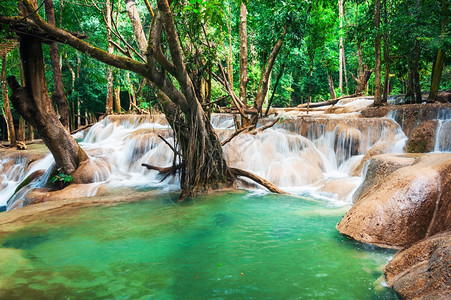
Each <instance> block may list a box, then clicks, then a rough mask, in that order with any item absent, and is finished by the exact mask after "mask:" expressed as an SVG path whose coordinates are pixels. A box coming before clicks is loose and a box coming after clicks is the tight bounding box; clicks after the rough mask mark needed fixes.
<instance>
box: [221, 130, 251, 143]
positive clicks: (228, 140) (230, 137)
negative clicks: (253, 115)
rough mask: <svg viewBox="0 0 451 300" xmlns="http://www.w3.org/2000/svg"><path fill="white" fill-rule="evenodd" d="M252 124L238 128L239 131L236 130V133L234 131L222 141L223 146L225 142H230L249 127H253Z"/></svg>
mask: <svg viewBox="0 0 451 300" xmlns="http://www.w3.org/2000/svg"><path fill="white" fill-rule="evenodd" d="M251 127H252V126H247V127H243V128H240V129H238V130H237V131H235V132H234V133H232V134H231V135H230V136H229V137H228V138H227V139H225V140H224V141H223V142H222V143H221V146H224V145H225V144H227V143H228V142H230V141H231V140H232V139H233V138H234V137H236V136H237V135H239V134H240V133H241V132H243V131H245V130H248V129H249V128H251Z"/></svg>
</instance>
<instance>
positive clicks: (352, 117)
mask: <svg viewBox="0 0 451 300" xmlns="http://www.w3.org/2000/svg"><path fill="white" fill-rule="evenodd" d="M391 114H392V115H391V116H392V117H394V118H396V116H395V115H393V114H394V113H391ZM282 117H283V121H280V122H278V123H277V124H276V125H275V126H273V127H272V128H269V129H266V130H265V131H263V132H261V133H258V134H256V135H253V134H244V133H242V134H240V135H238V136H236V137H235V138H234V139H233V140H232V141H231V142H230V143H228V144H227V145H225V146H224V153H225V156H226V159H227V161H228V164H229V165H230V166H232V167H237V168H241V169H245V170H248V171H250V172H253V173H256V174H257V175H259V176H262V177H264V178H266V179H268V180H270V181H271V182H273V183H275V184H276V185H277V186H279V187H281V188H283V189H285V190H287V191H289V192H291V193H294V194H300V195H306V194H310V195H311V194H313V195H314V196H318V195H320V196H326V197H328V198H329V199H335V200H340V201H344V202H350V201H351V199H352V193H353V191H355V190H356V188H357V187H358V185H359V184H360V183H361V177H360V176H361V174H362V169H363V166H362V159H363V157H364V155H365V154H366V153H367V152H368V151H369V150H370V149H371V148H372V147H379V148H382V149H384V150H383V152H384V153H403V152H404V148H405V143H406V140H407V137H406V136H405V134H404V132H403V131H402V130H401V126H400V125H399V124H398V123H397V122H396V121H394V118H374V119H371V118H361V117H360V116H359V114H346V115H345V116H340V115H338V116H336V115H328V116H305V115H304V116H302V117H299V116H295V115H289V114H286V115H283V113H282ZM437 119H439V120H440V124H439V127H440V128H438V130H437V135H438V137H439V136H440V138H438V139H437V140H438V141H439V142H438V144H437V145H436V151H449V148H450V146H449V145H450V141H449V140H448V139H449V138H448V139H445V138H443V137H441V136H442V135H443V136H444V137H447V135H446V134H445V133H444V132H449V128H448V127H449V126H450V124H451V123H450V122H449V119H450V113H449V109H448V110H446V111H441V112H440V114H439V115H438V116H437ZM267 122H271V120H265V121H264V124H259V126H263V125H265V124H266V123H267ZM212 124H213V126H214V128H215V129H216V130H217V132H218V135H219V136H220V138H221V139H222V140H224V139H226V138H227V137H228V136H229V135H230V134H232V133H233V132H234V130H235V121H234V117H233V116H232V115H228V114H213V115H212ZM160 136H161V137H163V138H164V139H165V140H166V141H167V142H169V143H170V144H174V139H173V136H172V131H171V130H170V127H169V126H168V124H167V122H166V120H165V118H164V116H161V115H156V116H132V115H121V116H109V117H107V118H105V119H104V120H102V121H100V122H98V123H97V124H95V125H94V126H93V127H91V128H90V129H89V130H86V131H84V132H80V133H77V134H76V136H75V138H76V139H77V140H79V143H80V145H81V146H82V147H83V148H84V149H85V150H86V152H87V153H88V155H89V156H90V159H91V160H93V161H95V162H96V165H97V166H98V169H97V170H96V172H97V173H96V176H95V181H96V183H94V185H96V186H99V185H102V184H108V185H110V186H148V187H160V188H162V187H164V188H166V189H177V188H178V186H179V184H178V178H170V177H169V178H167V179H166V180H165V181H164V182H160V181H161V180H162V178H163V176H162V175H160V174H159V173H158V172H157V171H153V170H147V169H146V168H144V167H142V166H141V164H142V163H147V164H151V165H155V166H159V167H167V166H170V165H172V163H173V159H174V157H173V151H172V150H171V149H170V147H169V146H168V145H166V143H165V142H164V141H163V140H162V138H160ZM52 163H53V158H52V157H51V155H48V156H47V157H46V158H44V159H42V160H41V161H39V162H35V163H34V164H33V165H32V166H30V167H29V168H26V166H25V164H26V162H25V160H23V159H22V160H21V159H16V161H15V162H14V164H12V163H11V162H9V159H4V160H1V161H0V174H1V175H0V176H1V177H0V178H1V179H2V180H1V181H0V187H1V188H2V189H1V190H0V199H1V201H0V207H1V206H5V205H6V202H7V200H8V199H10V198H11V196H12V194H13V193H14V191H15V190H16V189H17V187H18V185H19V184H20V183H21V182H22V181H23V180H24V179H25V178H27V176H29V175H30V174H32V173H33V172H34V171H36V170H47V169H49V168H50V166H51V164H52ZM11 164H12V165H11ZM7 166H8V167H7ZM3 169H5V170H3ZM47 173H48V172H47ZM45 181H46V180H39V181H36V183H34V184H33V185H30V186H28V189H30V188H36V187H40V186H42V185H43V184H44V183H45ZM241 183H242V186H243V187H253V188H255V187H256V185H255V184H254V183H251V182H249V181H246V180H244V179H243V180H242V181H241ZM337 189H339V190H340V192H337ZM92 191H93V190H92V189H91V192H90V193H93V192H92ZM26 193H27V192H26V191H20V193H17V194H16V196H15V197H13V199H11V201H10V202H9V205H8V207H18V206H20V205H18V204H15V205H13V203H14V202H15V200H16V199H17V200H19V198H21V197H22V198H23V195H24V194H26ZM85 196H88V195H85Z"/></svg>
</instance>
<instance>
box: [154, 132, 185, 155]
mask: <svg viewBox="0 0 451 300" xmlns="http://www.w3.org/2000/svg"><path fill="white" fill-rule="evenodd" d="M158 137H159V138H160V139H162V140H163V142H165V144H166V145H168V146H169V148H171V150H172V151H174V153H175V154H177V155H178V156H180V157H183V155H182V154H181V153H180V152H178V151H177V150H176V149H175V148H174V147H173V146H172V145H171V144H169V142H168V141H167V140H166V139H165V138H164V137H162V136H161V134H159V135H158Z"/></svg>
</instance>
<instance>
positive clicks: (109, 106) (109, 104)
mask: <svg viewBox="0 0 451 300" xmlns="http://www.w3.org/2000/svg"><path fill="white" fill-rule="evenodd" d="M105 6H106V22H107V39H108V53H109V54H113V51H114V46H113V44H112V41H113V37H112V36H111V25H112V20H111V17H112V16H111V10H112V7H111V2H110V0H106V3H105ZM113 80H114V78H113V68H112V67H111V66H108V67H107V92H106V108H105V112H106V114H107V115H109V114H112V113H113V98H114V87H113Z"/></svg>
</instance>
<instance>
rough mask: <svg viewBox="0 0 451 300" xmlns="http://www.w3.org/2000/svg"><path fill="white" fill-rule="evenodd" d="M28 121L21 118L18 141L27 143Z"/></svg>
mask: <svg viewBox="0 0 451 300" xmlns="http://www.w3.org/2000/svg"><path fill="white" fill-rule="evenodd" d="M26 123H27V122H26V121H25V119H24V118H22V117H20V118H19V130H18V131H17V136H16V138H17V140H18V141H22V142H23V141H25V138H26V137H25V125H26Z"/></svg>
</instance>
